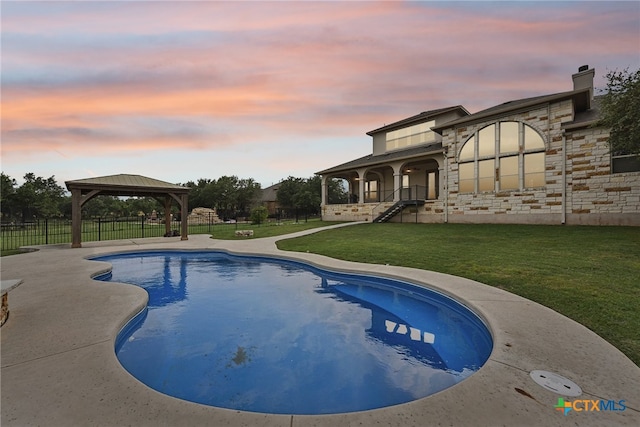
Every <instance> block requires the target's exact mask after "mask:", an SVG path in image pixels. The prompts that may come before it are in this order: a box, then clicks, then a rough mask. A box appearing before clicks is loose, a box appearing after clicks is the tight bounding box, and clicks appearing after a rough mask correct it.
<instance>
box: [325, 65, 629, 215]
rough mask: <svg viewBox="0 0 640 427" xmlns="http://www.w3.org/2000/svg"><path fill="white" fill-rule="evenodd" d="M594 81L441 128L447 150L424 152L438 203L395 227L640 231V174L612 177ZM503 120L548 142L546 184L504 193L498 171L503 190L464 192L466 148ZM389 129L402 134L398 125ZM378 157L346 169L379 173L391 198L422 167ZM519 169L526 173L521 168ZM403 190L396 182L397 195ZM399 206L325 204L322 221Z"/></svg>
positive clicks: (336, 172) (414, 210) (335, 172)
mask: <svg viewBox="0 0 640 427" xmlns="http://www.w3.org/2000/svg"><path fill="white" fill-rule="evenodd" d="M585 76H586V78H587V79H586V80H585ZM589 76H591V81H590V86H589V85H587V86H579V85H583V84H584V82H585V81H588V78H589ZM592 76H593V70H588V71H581V72H580V73H578V74H575V75H574V76H573V78H574V90H573V91H570V92H564V93H559V94H553V95H548V96H545V97H538V98H530V99H525V100H518V101H512V102H511V103H506V104H502V105H500V106H496V107H493V108H491V109H488V110H485V111H483V112H480V113H476V114H473V115H468V116H466V117H460V118H458V119H455V120H452V121H450V122H448V123H445V124H443V125H439V126H436V127H435V128H434V129H435V130H436V131H437V132H438V133H439V134H440V135H441V141H439V143H441V150H440V151H439V152H430V153H429V156H426V157H425V155H424V154H422V156H421V157H420V158H421V162H423V163H422V165H429V164H430V163H428V162H429V161H431V164H435V163H437V167H438V170H439V172H438V180H439V184H438V185H439V194H438V197H437V199H435V200H426V201H425V204H424V206H419V207H411V208H406V209H405V210H404V211H403V212H402V213H401V214H398V215H396V216H395V217H393V218H392V219H391V221H393V222H422V223H429V222H452V223H524V224H585V225H635V226H638V225H640V171H636V172H625V173H612V160H611V154H610V153H609V145H608V138H609V131H608V129H604V128H601V127H596V126H595V122H596V121H597V120H596V119H597V109H595V107H594V106H596V105H597V102H595V101H594V99H593V98H592V93H593V88H592ZM581 79H582V80H581ZM576 84H578V86H577V87H576ZM538 101H539V102H538ZM423 114H424V113H423ZM426 119H431V118H429V117H427V118H425V120H426ZM500 122H517V123H523V124H524V125H525V126H526V127H530V128H532V129H533V130H534V131H535V132H537V133H538V134H539V136H540V137H542V140H543V141H544V149H543V152H544V184H542V185H540V186H538V187H533V188H526V187H525V188H522V187H521V188H520V189H518V190H500V189H499V187H500V183H499V170H498V169H496V171H495V174H496V176H495V181H494V182H495V183H496V184H495V188H494V189H493V190H492V191H483V192H481V191H473V192H471V191H467V192H461V191H460V188H459V164H458V156H459V154H460V150H461V149H462V147H463V145H464V144H465V142H466V141H467V140H468V139H469V138H470V137H471V136H472V135H473V134H474V133H475V132H476V131H478V130H480V129H483V128H485V127H486V126H489V125H492V124H496V125H497V124H498V123H500ZM387 128H388V129H389V130H391V129H397V127H396V128H393V125H389V126H388V127H387ZM383 130H386V129H383ZM370 134H371V133H370ZM375 137H379V135H378V134H376V135H375ZM520 150H522V146H521V147H520ZM541 152H542V151H541ZM521 153H522V151H521ZM377 158H379V159H381V162H378V163H376V162H375V160H376V157H375V156H373V157H371V156H370V157H369V158H367V159H366V161H367V162H369V163H368V164H366V163H364V162H360V163H361V164H358V165H357V166H358V167H357V168H355V167H354V166H352V165H354V163H356V164H357V163H358V161H353V162H350V163H347V164H345V166H351V167H352V168H353V169H354V170H355V171H356V172H357V174H353V173H352V175H351V176H359V177H358V178H357V180H358V181H362V180H368V179H370V178H368V176H369V175H368V173H369V172H370V171H380V172H377V173H378V175H379V176H381V177H382V178H381V182H380V183H379V185H380V186H381V188H386V191H387V193H388V192H389V183H390V182H391V183H393V175H398V173H399V171H404V170H406V169H408V168H407V166H410V165H414V164H416V163H415V160H413V163H411V162H412V159H410V158H404V159H402V160H400V161H397V160H396V161H395V163H392V162H387V163H386V164H385V163H384V156H378V157H377ZM425 159H426V160H425ZM434 161H435V162H434ZM385 167H386V169H385ZM519 168H522V164H521V165H520V166H519ZM424 169H425V168H423V171H422V172H418V173H417V176H418V178H419V180H424V178H423V176H425V175H424V174H425V172H424ZM426 169H427V170H428V169H429V168H428V167H427V168H426ZM344 170H345V171H346V170H347V169H346V168H345V169H344ZM327 172H329V173H327V174H325V173H324V172H321V174H322V175H323V179H326V178H328V177H332V176H333V177H340V176H347V175H344V174H343V175H340V174H341V173H342V171H341V169H340V167H339V166H338V167H335V168H332V169H330V170H327ZM392 174H393V175H392ZM420 174H422V175H420ZM411 179H413V177H412V178H411ZM385 185H386V187H385ZM397 185H398V184H397V180H396V190H395V191H397ZM412 185H413V184H412ZM391 191H393V188H391ZM393 203H394V200H385V201H384V202H374V203H361V204H349V205H328V204H325V205H323V207H322V212H323V219H325V220H346V221H372V220H374V219H375V218H376V217H377V216H378V214H379V213H381V212H382V211H384V210H385V209H386V208H387V207H390V206H392V205H393Z"/></svg>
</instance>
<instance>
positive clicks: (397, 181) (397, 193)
mask: <svg viewBox="0 0 640 427" xmlns="http://www.w3.org/2000/svg"><path fill="white" fill-rule="evenodd" d="M392 166H393V202H394V203H395V202H398V201H400V198H401V196H402V164H395V165H392Z"/></svg>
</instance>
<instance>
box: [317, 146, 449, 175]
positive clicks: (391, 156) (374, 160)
mask: <svg viewBox="0 0 640 427" xmlns="http://www.w3.org/2000/svg"><path fill="white" fill-rule="evenodd" d="M442 152H443V149H442V142H434V143H432V144H428V145H422V146H419V147H412V148H407V149H405V150H397V151H390V152H388V153H384V154H378V155H376V156H374V155H373V154H369V155H367V156H364V157H360V158H359V159H355V160H351V161H349V162H346V163H343V164H341V165H338V166H334V167H331V168H329V169H325V170H322V171H320V172H316V175H326V174H329V173H336V172H346V171H349V170H353V169H357V168H361V167H367V166H378V165H384V164H387V163H389V162H391V161H394V160H403V159H411V158H415V157H416V156H420V155H429V154H436V153H442Z"/></svg>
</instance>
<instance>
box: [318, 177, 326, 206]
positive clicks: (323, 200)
mask: <svg viewBox="0 0 640 427" xmlns="http://www.w3.org/2000/svg"><path fill="white" fill-rule="evenodd" d="M320 182H321V184H320V186H321V190H320V206H324V205H326V204H327V177H326V176H324V175H322V178H321V180H320Z"/></svg>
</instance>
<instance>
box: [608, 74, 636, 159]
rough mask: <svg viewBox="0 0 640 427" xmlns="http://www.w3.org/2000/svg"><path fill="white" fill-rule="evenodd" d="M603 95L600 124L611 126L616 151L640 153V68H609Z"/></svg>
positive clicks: (611, 146)
mask: <svg viewBox="0 0 640 427" xmlns="http://www.w3.org/2000/svg"><path fill="white" fill-rule="evenodd" d="M605 77H606V78H607V88H606V93H605V94H604V95H603V96H602V102H601V106H600V110H601V111H600V120H599V121H598V125H599V126H604V127H608V128H609V129H610V135H609V147H610V150H611V152H612V153H614V154H640V69H638V70H636V71H635V72H629V69H628V68H627V69H625V70H624V71H617V70H616V71H609V72H608V73H607V74H606V76H605Z"/></svg>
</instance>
